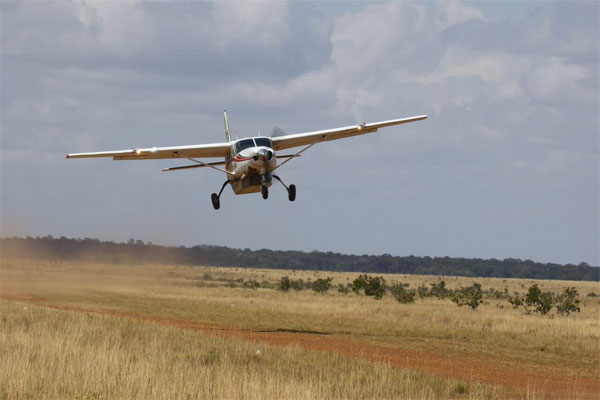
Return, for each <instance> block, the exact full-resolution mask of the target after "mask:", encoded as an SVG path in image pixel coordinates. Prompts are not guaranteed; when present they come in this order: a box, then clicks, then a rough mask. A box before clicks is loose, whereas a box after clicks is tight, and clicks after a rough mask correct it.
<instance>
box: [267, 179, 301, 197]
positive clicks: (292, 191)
mask: <svg viewBox="0 0 600 400" xmlns="http://www.w3.org/2000/svg"><path fill="white" fill-rule="evenodd" d="M272 176H273V178H275V179H277V180H278V181H279V182H280V183H281V184H282V185H283V187H284V188H285V189H286V190H287V192H288V199H289V200H290V201H294V200H296V185H290V186H289V187H288V186H286V184H285V183H283V181H282V180H281V178H280V177H278V176H277V175H272Z"/></svg>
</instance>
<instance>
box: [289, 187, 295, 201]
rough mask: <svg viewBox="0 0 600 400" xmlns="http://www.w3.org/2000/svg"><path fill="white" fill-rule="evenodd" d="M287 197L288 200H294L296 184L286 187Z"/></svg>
mask: <svg viewBox="0 0 600 400" xmlns="http://www.w3.org/2000/svg"><path fill="white" fill-rule="evenodd" d="M288 199H290V201H294V200H296V185H290V188H289V189H288Z"/></svg>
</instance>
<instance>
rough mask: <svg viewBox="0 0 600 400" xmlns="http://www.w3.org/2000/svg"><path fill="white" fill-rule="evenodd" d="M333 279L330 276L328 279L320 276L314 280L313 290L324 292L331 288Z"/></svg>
mask: <svg viewBox="0 0 600 400" xmlns="http://www.w3.org/2000/svg"><path fill="white" fill-rule="evenodd" d="M332 280H333V278H329V277H327V278H326V279H322V278H319V279H317V280H316V281H314V282H313V284H312V290H314V291H315V292H317V293H321V294H324V293H325V292H327V291H328V290H329V289H331V281H332Z"/></svg>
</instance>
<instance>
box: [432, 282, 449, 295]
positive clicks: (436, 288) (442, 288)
mask: <svg viewBox="0 0 600 400" xmlns="http://www.w3.org/2000/svg"><path fill="white" fill-rule="evenodd" d="M448 292H449V291H448V289H446V282H444V281H439V282H437V283H431V289H429V295H430V296H434V297H437V298H438V299H444V298H446V296H448Z"/></svg>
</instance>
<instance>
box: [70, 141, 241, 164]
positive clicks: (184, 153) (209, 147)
mask: <svg viewBox="0 0 600 400" xmlns="http://www.w3.org/2000/svg"><path fill="white" fill-rule="evenodd" d="M230 151H231V143H212V144H195V145H190V146H170V147H150V148H144V149H129V150H117V151H98V152H94V153H74V154H67V158H96V157H112V158H113V160H149V159H161V158H196V157H198V158H205V157H226V156H228V155H229V154H230Z"/></svg>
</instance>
